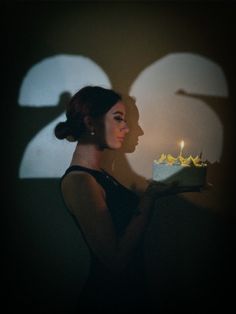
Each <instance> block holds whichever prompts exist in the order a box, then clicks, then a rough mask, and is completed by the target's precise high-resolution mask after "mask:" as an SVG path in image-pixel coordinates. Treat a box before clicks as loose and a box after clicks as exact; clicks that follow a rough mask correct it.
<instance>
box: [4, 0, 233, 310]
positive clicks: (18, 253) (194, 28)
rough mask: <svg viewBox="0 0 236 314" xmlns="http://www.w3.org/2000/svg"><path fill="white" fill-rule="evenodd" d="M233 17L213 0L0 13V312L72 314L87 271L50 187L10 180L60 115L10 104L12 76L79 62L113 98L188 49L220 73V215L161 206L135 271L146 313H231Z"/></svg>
mask: <svg viewBox="0 0 236 314" xmlns="http://www.w3.org/2000/svg"><path fill="white" fill-rule="evenodd" d="M235 13H236V7H235V3H234V2H227V3H223V2H213V1H211V2H194V1H192V2H181V1H178V2H146V3H144V2H135V1H131V2H125V1H121V2H99V1H97V2H88V3H86V2H69V3H66V2H56V1H53V2H34V3H31V2H18V3H8V4H6V5H2V8H1V15H2V18H1V21H2V30H3V32H2V45H1V50H2V55H3V56H2V63H3V64H2V69H3V72H2V73H3V75H2V86H3V93H2V95H3V98H2V111H1V113H2V118H1V120H2V132H1V135H2V144H1V145H2V150H1V155H2V173H3V174H4V176H3V178H2V182H3V188H2V192H3V194H2V200H3V205H2V206H1V207H2V212H3V214H4V215H3V228H2V230H3V249H4V259H3V261H4V266H3V268H2V270H3V273H4V275H5V276H4V278H6V281H4V282H3V289H4V291H5V292H6V293H5V294H4V298H5V301H6V302H7V309H6V310H5V312H6V313H8V312H11V310H12V309H13V308H15V307H16V308H18V309H23V310H24V311H26V312H28V311H29V312H30V313H54V312H57V313H58V312H59V313H72V312H73V310H74V308H75V306H76V298H77V295H78V293H79V291H80V289H81V287H82V284H83V282H84V280H85V278H86V276H87V272H88V261H89V256H88V251H87V248H86V246H85V244H84V242H83V240H82V238H81V235H80V234H79V232H78V230H77V228H76V226H75V224H74V222H73V221H72V219H71V217H70V216H69V215H68V213H67V212H66V210H65V208H64V207H63V204H62V201H61V198H60V195H59V188H58V187H59V180H58V179H28V180H20V179H19V178H18V169H19V164H20V160H21V157H22V154H23V151H24V149H25V146H26V144H27V143H28V142H29V140H30V139H31V138H32V137H33V136H34V135H35V134H36V133H37V132H38V131H39V130H40V129H41V128H42V126H44V125H46V124H47V123H48V121H50V120H52V118H53V117H56V116H57V115H58V112H60V111H61V109H60V108H57V107H53V108H52V110H51V111H50V110H44V109H42V108H41V109H32V108H27V107H20V106H19V105H18V103H17V99H18V95H19V87H20V85H21V82H22V78H23V77H24V75H25V73H26V72H27V70H28V69H29V68H30V67H31V66H32V65H33V64H35V63H37V62H39V61H40V60H42V59H43V58H45V57H48V56H51V55H55V54H62V53H65V54H78V55H79V54H81V55H84V56H87V57H90V58H91V59H93V60H94V61H95V62H97V63H98V64H99V65H100V66H101V67H102V68H103V69H104V70H105V72H106V73H107V74H108V76H109V78H110V80H111V83H112V86H113V88H114V89H118V90H120V91H122V92H124V93H128V90H129V87H130V85H131V83H132V81H133V80H134V78H135V77H136V76H137V74H138V73H139V72H140V71H141V70H142V69H144V68H145V67H146V66H148V65H149V64H151V63H152V62H153V61H155V60H157V59H158V58H161V57H162V56H164V55H166V54H167V53H170V52H182V51H184V52H196V53H199V54H201V55H204V56H206V57H209V58H210V59H211V60H213V61H215V62H217V63H218V64H219V65H220V66H221V67H222V68H223V70H224V73H225V76H226V78H227V82H228V86H229V99H228V100H227V102H225V103H223V104H222V106H220V107H219V110H218V114H219V116H220V117H221V119H222V121H224V129H225V130H227V132H226V136H225V138H224V141H225V142H224V145H225V146H224V156H226V157H225V159H224V163H223V167H222V168H221V169H220V173H219V175H218V178H219V180H220V184H221V185H220V186H221V187H222V191H223V194H222V195H221V203H220V204H221V205H220V210H217V211H214V208H213V210H211V209H206V208H204V207H201V206H197V205H194V204H192V203H190V202H188V201H186V200H184V199H182V198H170V200H168V201H162V202H161V203H160V204H159V211H157V212H156V215H155V217H154V219H153V222H152V224H151V226H150V230H149V232H148V234H147V239H146V241H147V245H146V263H147V281H148V286H149V289H150V300H151V301H150V302H151V304H152V307H153V308H154V309H156V310H162V312H163V313H166V312H170V313H175V312H178V311H180V312H182V313H183V312H186V313H205V312H206V313H209V312H211V310H216V309H218V308H222V312H225V313H227V312H228V310H227V309H228V308H229V306H234V307H235V305H234V304H233V298H234V296H235V294H234V293H235V289H234V287H233V284H234V276H235V269H234V268H235V264H234V263H235V259H234V258H233V248H234V247H235V242H234V234H235V231H234V229H235V210H234V207H235V205H234V204H232V202H233V201H234V193H235V191H234V190H235V188H234V167H235V166H234V163H235V161H234V145H235V140H234V139H235V136H234V132H235V128H234V122H235V109H234V106H235V98H236V97H235V93H236V92H235V89H236V88H235V86H236V85H235V49H234V41H235V32H236V31H235V26H236V25H235V24H236V22H235ZM39 166H40V165H39ZM173 204H174V207H173ZM5 253H6V254H5ZM5 257H6V258H5ZM204 304H205V305H204Z"/></svg>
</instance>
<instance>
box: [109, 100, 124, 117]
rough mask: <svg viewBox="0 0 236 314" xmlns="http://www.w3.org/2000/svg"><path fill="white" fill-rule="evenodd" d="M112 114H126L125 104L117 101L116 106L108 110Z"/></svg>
mask: <svg viewBox="0 0 236 314" xmlns="http://www.w3.org/2000/svg"><path fill="white" fill-rule="evenodd" d="M108 112H110V113H112V114H114V113H119V114H123V115H125V112H126V110H125V104H124V103H123V102H122V101H119V102H117V103H116V104H115V105H114V106H112V107H111V109H110V110H109V111H108Z"/></svg>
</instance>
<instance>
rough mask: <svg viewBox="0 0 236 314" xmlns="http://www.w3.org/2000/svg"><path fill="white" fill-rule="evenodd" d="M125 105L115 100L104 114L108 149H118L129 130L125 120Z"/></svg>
mask: <svg viewBox="0 0 236 314" xmlns="http://www.w3.org/2000/svg"><path fill="white" fill-rule="evenodd" d="M125 114H126V110H125V105H124V103H123V102H122V101H119V102H117V103H116V104H115V105H114V106H113V107H111V109H110V110H109V111H108V112H107V113H106V114H105V116H104V127H105V130H104V131H105V133H104V136H105V143H106V147H107V148H110V149H119V148H120V147H121V146H122V144H123V142H124V139H125V136H126V134H127V133H128V132H129V128H128V125H127V123H126V120H125Z"/></svg>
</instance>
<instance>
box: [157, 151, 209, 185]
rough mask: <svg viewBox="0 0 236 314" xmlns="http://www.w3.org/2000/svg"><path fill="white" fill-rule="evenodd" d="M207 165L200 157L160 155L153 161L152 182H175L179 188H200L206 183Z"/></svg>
mask: <svg viewBox="0 0 236 314" xmlns="http://www.w3.org/2000/svg"><path fill="white" fill-rule="evenodd" d="M206 171H207V163H206V162H203V161H202V159H201V156H198V155H197V156H196V157H193V156H191V155H190V156H189V157H186V158H185V157H183V156H181V155H180V156H178V157H174V156H172V155H171V154H163V153H162V154H161V156H160V158H159V159H158V160H154V161H153V180H155V181H159V182H165V183H171V182H173V181H177V182H178V184H179V185H180V186H186V187H200V186H203V185H204V184H205V182H206Z"/></svg>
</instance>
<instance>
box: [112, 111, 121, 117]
mask: <svg viewBox="0 0 236 314" xmlns="http://www.w3.org/2000/svg"><path fill="white" fill-rule="evenodd" d="M112 114H121V115H122V116H123V115H124V112H122V111H115V112H112Z"/></svg>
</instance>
